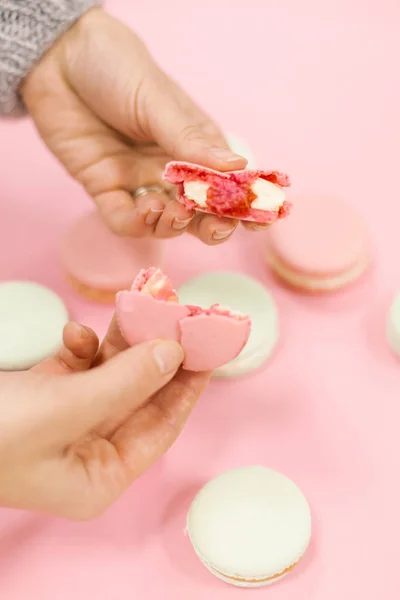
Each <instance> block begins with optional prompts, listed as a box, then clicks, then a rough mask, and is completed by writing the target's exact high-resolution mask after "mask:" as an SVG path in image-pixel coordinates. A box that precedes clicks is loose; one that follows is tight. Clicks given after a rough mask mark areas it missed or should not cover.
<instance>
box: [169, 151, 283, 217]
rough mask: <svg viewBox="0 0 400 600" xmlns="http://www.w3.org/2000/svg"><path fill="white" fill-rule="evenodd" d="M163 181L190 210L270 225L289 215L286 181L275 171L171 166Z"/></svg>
mask: <svg viewBox="0 0 400 600" xmlns="http://www.w3.org/2000/svg"><path fill="white" fill-rule="evenodd" d="M164 179H165V180H166V181H168V182H169V183H173V184H175V185H176V186H177V188H178V193H177V199H178V201H179V202H181V203H182V204H183V205H184V206H185V207H186V208H187V209H189V210H197V211H200V212H205V213H211V214H214V215H218V216H221V217H230V218H233V219H240V220H242V221H252V222H254V223H261V224H265V225H270V224H272V223H275V222H276V221H278V220H280V219H283V218H284V217H286V216H287V215H288V214H289V211H290V207H291V205H290V203H289V202H288V201H287V200H286V197H285V192H284V188H285V187H288V186H289V185H290V183H289V178H288V176H287V175H285V174H284V173H279V172H278V171H261V170H247V169H246V170H241V171H230V172H227V173H221V172H219V171H214V170H212V169H207V168H205V167H202V166H200V165H194V164H190V163H185V162H170V163H168V164H167V166H166V168H165V172H164Z"/></svg>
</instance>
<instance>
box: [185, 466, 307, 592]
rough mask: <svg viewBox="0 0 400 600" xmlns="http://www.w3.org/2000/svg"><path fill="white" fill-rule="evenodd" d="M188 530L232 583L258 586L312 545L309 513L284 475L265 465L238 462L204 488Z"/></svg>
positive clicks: (213, 567)
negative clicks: (243, 465)
mask: <svg viewBox="0 0 400 600" xmlns="http://www.w3.org/2000/svg"><path fill="white" fill-rule="evenodd" d="M186 530H187V533H188V535H189V538H190V541H191V543H192V545H193V548H194V550H195V552H196V554H197V556H198V557H199V559H200V560H201V562H202V563H203V564H204V566H205V567H206V568H207V569H208V570H209V571H210V572H211V573H212V574H213V575H215V576H216V577H218V578H219V579H222V580H223V581H225V582H226V583H229V584H231V585H235V586H239V587H260V586H264V585H268V584H271V583H274V582H276V581H278V580H279V579H281V578H282V577H284V576H285V575H287V574H288V573H289V572H290V571H292V569H294V568H295V567H296V565H297V564H298V562H299V561H300V559H301V558H302V556H303V555H304V553H305V551H306V550H307V547H308V545H309V541H310V537H311V513H310V508H309V505H308V503H307V500H306V499H305V497H304V495H303V494H302V492H301V491H300V490H299V488H298V487H297V486H296V485H295V484H294V483H293V482H292V481H291V480H290V479H288V478H287V477H285V476H284V475H281V474H280V473H277V472H276V471H272V470H270V469H267V468H265V467H262V466H250V467H240V468H237V469H232V470H229V471H225V472H224V473H222V474H221V475H219V476H217V477H215V479H212V480H211V481H209V482H208V483H207V484H206V485H205V486H204V487H203V488H202V489H201V490H200V492H199V493H198V494H197V496H196V497H195V499H194V501H193V503H192V505H191V507H190V509H189V513H188V516H187V527H186Z"/></svg>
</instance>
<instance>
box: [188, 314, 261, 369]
mask: <svg viewBox="0 0 400 600" xmlns="http://www.w3.org/2000/svg"><path fill="white" fill-rule="evenodd" d="M180 328H181V336H182V337H181V344H182V347H183V349H184V352H185V360H184V362H183V367H184V368H185V369H188V370H190V371H212V370H214V369H216V368H217V367H220V366H222V365H224V364H226V363H228V362H229V361H231V360H233V359H234V358H235V357H236V356H237V355H238V354H239V353H240V352H241V350H242V349H243V348H244V346H245V345H246V342H247V340H248V338H249V335H250V330H251V324H250V321H249V320H248V319H241V320H239V319H234V318H232V317H226V316H223V315H215V314H212V315H206V314H200V315H196V316H192V317H187V318H184V319H182V320H181V321H180Z"/></svg>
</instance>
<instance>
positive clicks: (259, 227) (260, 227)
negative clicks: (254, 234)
mask: <svg viewBox="0 0 400 600" xmlns="http://www.w3.org/2000/svg"><path fill="white" fill-rule="evenodd" d="M242 225H243V227H244V228H245V229H247V230H248V231H265V230H266V229H268V227H270V226H271V225H270V224H266V225H264V224H261V223H252V222H250V221H247V222H246V221H242Z"/></svg>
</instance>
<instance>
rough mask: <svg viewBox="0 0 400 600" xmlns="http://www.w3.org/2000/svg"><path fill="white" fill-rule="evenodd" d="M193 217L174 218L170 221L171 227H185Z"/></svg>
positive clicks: (177, 228)
mask: <svg viewBox="0 0 400 600" xmlns="http://www.w3.org/2000/svg"><path fill="white" fill-rule="evenodd" d="M192 219H193V217H190V219H174V220H173V221H172V229H176V230H179V229H185V227H187V226H188V225H189V223H190V221H191V220H192Z"/></svg>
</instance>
